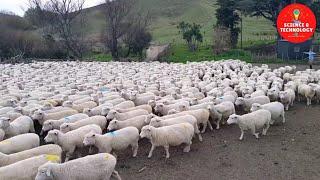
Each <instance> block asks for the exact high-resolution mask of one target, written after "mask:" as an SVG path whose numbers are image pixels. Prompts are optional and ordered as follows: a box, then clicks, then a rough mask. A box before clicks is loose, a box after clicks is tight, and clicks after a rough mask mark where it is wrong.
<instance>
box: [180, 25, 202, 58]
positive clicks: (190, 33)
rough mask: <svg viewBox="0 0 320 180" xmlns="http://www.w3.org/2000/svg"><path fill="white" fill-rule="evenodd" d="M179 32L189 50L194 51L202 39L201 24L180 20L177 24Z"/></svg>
mask: <svg viewBox="0 0 320 180" xmlns="http://www.w3.org/2000/svg"><path fill="white" fill-rule="evenodd" d="M177 28H178V29H179V33H180V34H182V39H184V40H185V41H186V43H187V45H188V47H189V50H190V51H192V52H193V51H195V50H196V49H197V48H198V45H197V44H198V43H201V42H202V41H203V35H202V34H201V26H200V25H199V24H195V23H193V24H189V23H186V22H184V21H182V22H180V23H179V25H178V26H177Z"/></svg>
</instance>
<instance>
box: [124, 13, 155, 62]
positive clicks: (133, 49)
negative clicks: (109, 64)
mask: <svg viewBox="0 0 320 180" xmlns="http://www.w3.org/2000/svg"><path fill="white" fill-rule="evenodd" d="M130 22H133V24H132V25H131V26H130V27H131V28H130V29H129V30H128V31H127V33H126V34H125V36H124V40H123V42H124V44H125V45H126V47H127V48H128V52H127V55H126V56H129V54H130V53H133V54H135V55H139V56H140V58H142V53H143V50H144V49H145V48H146V47H148V46H149V44H150V42H151V40H152V36H151V33H150V32H148V29H147V28H148V25H149V22H150V16H149V15H146V16H143V15H141V14H138V15H136V16H135V17H133V18H132V19H131V20H130Z"/></svg>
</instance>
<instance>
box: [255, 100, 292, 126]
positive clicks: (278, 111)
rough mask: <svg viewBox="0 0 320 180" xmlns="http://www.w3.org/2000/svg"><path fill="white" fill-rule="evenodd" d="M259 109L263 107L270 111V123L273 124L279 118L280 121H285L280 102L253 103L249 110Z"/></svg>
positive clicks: (282, 106)
mask: <svg viewBox="0 0 320 180" xmlns="http://www.w3.org/2000/svg"><path fill="white" fill-rule="evenodd" d="M259 109H265V110H268V111H270V113H271V121H270V124H271V125H273V124H274V121H275V120H277V119H279V118H281V119H282V123H285V122H286V119H285V115H284V105H283V104H281V103H280V102H272V103H268V104H264V105H261V104H258V103H253V104H252V107H251V112H254V111H257V110H259Z"/></svg>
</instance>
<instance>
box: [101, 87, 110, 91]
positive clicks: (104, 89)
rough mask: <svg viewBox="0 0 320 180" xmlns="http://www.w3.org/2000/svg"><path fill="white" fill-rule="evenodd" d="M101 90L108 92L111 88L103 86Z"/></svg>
mask: <svg viewBox="0 0 320 180" xmlns="http://www.w3.org/2000/svg"><path fill="white" fill-rule="evenodd" d="M100 91H101V92H107V91H109V89H108V88H106V87H102V88H100Z"/></svg>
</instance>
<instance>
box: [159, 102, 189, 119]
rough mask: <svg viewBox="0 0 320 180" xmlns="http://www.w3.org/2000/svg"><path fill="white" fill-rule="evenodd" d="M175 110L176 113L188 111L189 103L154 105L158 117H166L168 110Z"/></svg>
mask: <svg viewBox="0 0 320 180" xmlns="http://www.w3.org/2000/svg"><path fill="white" fill-rule="evenodd" d="M171 109H175V110H177V111H186V110H188V109H189V102H188V101H183V102H179V103H175V104H170V105H164V104H163V103H158V104H156V107H155V108H154V111H155V113H157V114H159V115H163V116H164V115H168V112H169V110H171Z"/></svg>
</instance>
